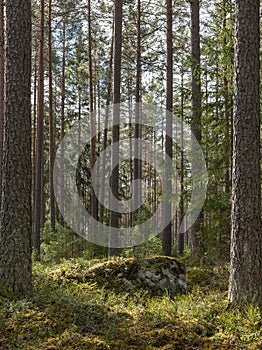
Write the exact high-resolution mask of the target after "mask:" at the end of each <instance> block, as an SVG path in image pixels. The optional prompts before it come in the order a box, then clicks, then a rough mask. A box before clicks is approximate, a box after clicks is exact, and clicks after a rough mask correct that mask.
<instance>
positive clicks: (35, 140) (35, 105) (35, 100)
mask: <svg viewBox="0 0 262 350" xmlns="http://www.w3.org/2000/svg"><path fill="white" fill-rule="evenodd" d="M37 60H38V50H37V40H35V57H34V91H33V129H32V206H34V203H35V193H36V190H35V181H36V142H37V82H38V79H37V75H38V74H37V73H38V72H37ZM33 208H34V207H33ZM32 215H34V211H32ZM32 220H33V222H34V216H33V217H32Z"/></svg>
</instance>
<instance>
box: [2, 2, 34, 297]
mask: <svg viewBox="0 0 262 350" xmlns="http://www.w3.org/2000/svg"><path fill="white" fill-rule="evenodd" d="M5 9H6V11H5V14H6V54H5V62H6V65H5V82H6V86H5V110H4V113H5V124H4V145H3V147H4V154H3V180H2V181H3V186H2V205H1V216H0V222H1V226H0V284H2V285H5V286H7V287H9V288H10V289H11V290H13V291H14V292H15V293H18V294H22V295H24V294H27V293H30V292H31V290H32V285H31V273H32V272H31V270H32V262H31V234H32V224H31V220H32V217H31V147H30V145H31V94H30V84H31V1H29V0H6V2H5Z"/></svg>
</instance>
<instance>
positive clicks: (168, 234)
mask: <svg viewBox="0 0 262 350" xmlns="http://www.w3.org/2000/svg"><path fill="white" fill-rule="evenodd" d="M172 17H173V16H172V0H167V1H166V23H167V28H166V29H167V32H166V44H167V70H166V110H167V114H166V141H165V158H166V161H167V159H168V158H170V159H172V147H173V145H172V122H173V119H172V109H173V39H172ZM163 190H164V197H165V200H164V203H163V216H164V217H166V218H171V217H172V201H171V200H170V194H172V180H171V178H170V174H169V172H167V173H166V174H165V179H164V189H163ZM165 221H166V220H165ZM162 249H163V254H165V255H167V256H170V255H171V249H172V224H171V220H169V223H168V225H167V226H166V227H165V228H164V230H163V237H162Z"/></svg>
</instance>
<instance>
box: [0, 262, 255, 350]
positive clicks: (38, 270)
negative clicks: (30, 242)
mask: <svg viewBox="0 0 262 350" xmlns="http://www.w3.org/2000/svg"><path fill="white" fill-rule="evenodd" d="M161 259H162V257H161ZM134 261H136V259H135V260H134ZM161 261H162V263H163V264H165V261H163V260H159V262H160V264H161ZM155 262H156V261H155ZM148 263H149V262H148V261H147V262H145V264H146V265H145V266H147V267H148V265H147V264H148ZM115 264H116V265H117V266H125V267H127V268H128V267H129V263H128V262H126V261H116V262H108V263H107V264H106V266H107V268H108V269H109V270H114V269H113V267H112V266H115ZM130 264H131V263H130ZM95 265H96V266H95ZM95 265H94V262H90V261H89V262H85V261H78V262H77V261H68V262H63V263H62V264H60V265H58V266H55V267H48V268H47V267H45V266H41V265H40V264H37V265H35V267H34V288H35V294H34V296H33V297H30V298H29V299H14V298H12V297H11V296H10V295H8V294H5V295H4V296H1V295H0V302H1V307H0V349H6V350H13V349H18V348H19V349H25V350H60V349H61V350H62V349H63V350H75V349H78V350H82V349H90V350H111V349H112V350H118V349H119V350H125V349H128V350H141V349H145V350H155V349H162V350H171V349H172V350H173V349H176V350H177V349H178V350H179V349H183V350H184V349H185V350H187V349H188V350H189V349H201V350H217V349H261V346H262V344H261V339H262V331H261V327H260V325H261V313H260V310H259V309H257V308H254V307H253V308H246V309H243V310H241V311H237V310H228V309H227V304H228V302H227V297H226V293H225V292H221V290H220V288H215V287H214V284H212V283H213V279H215V278H216V279H219V277H220V278H222V279H223V278H224V277H223V276H224V272H223V271H222V270H221V269H216V270H212V272H213V274H214V275H212V274H210V273H209V270H205V269H204V271H201V272H199V270H197V271H193V272H192V271H191V272H192V275H190V274H189V276H192V277H194V278H195V281H194V283H197V284H195V285H193V288H192V291H191V292H189V293H188V294H187V295H180V296H178V297H176V298H173V299H172V298H170V296H169V295H168V294H164V295H162V296H158V297H152V296H151V295H150V294H149V293H148V292H146V291H134V292H133V293H118V292H116V290H113V289H110V288H108V289H106V288H105V287H103V286H102V284H101V286H99V285H98V283H96V284H95V283H94V280H92V282H91V281H88V282H86V281H85V279H86V278H87V277H86V276H87V271H89V267H91V271H93V272H94V271H96V269H97V268H98V271H100V272H101V276H102V277H101V281H104V275H103V268H102V266H103V264H99V265H97V264H95ZM162 266H163V265H162ZM164 267H165V268H166V265H164ZM116 270H117V269H116ZM117 271H118V272H119V270H117ZM189 272H190V271H189ZM195 272H197V273H195ZM220 272H221V273H222V275H220ZM107 273H109V272H108V271H107ZM74 274H76V276H74ZM109 275H110V273H109ZM201 276H202V277H203V278H204V279H205V281H206V283H209V282H210V285H211V287H210V288H207V285H206V284H205V285H203V286H202V284H201ZM210 279H211V280H210ZM191 281H192V280H191ZM192 283H193V282H192ZM196 286H198V288H196Z"/></svg>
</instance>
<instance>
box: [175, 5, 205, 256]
mask: <svg viewBox="0 0 262 350" xmlns="http://www.w3.org/2000/svg"><path fill="white" fill-rule="evenodd" d="M190 8H191V61H192V62H191V75H192V85H191V89H192V122H191V130H192V133H193V135H194V136H195V139H192V149H194V142H195V140H196V141H197V142H199V143H200V142H201V139H202V132H201V78H200V77H201V75H200V28H199V27H200V26H199V0H191V1H190ZM197 162H198V160H197V159H195V158H194V157H193V159H192V172H194V170H196V169H197V167H198V164H197ZM202 218H203V211H201V213H200V215H199V217H198V219H197V221H196V222H195V223H194V225H193V227H192V229H191V237H190V246H191V248H192V251H193V254H194V255H201V247H200V241H199V237H198V234H199V231H200V227H201V221H202ZM181 250H182V247H181ZM181 253H182V251H180V254H181Z"/></svg>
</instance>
